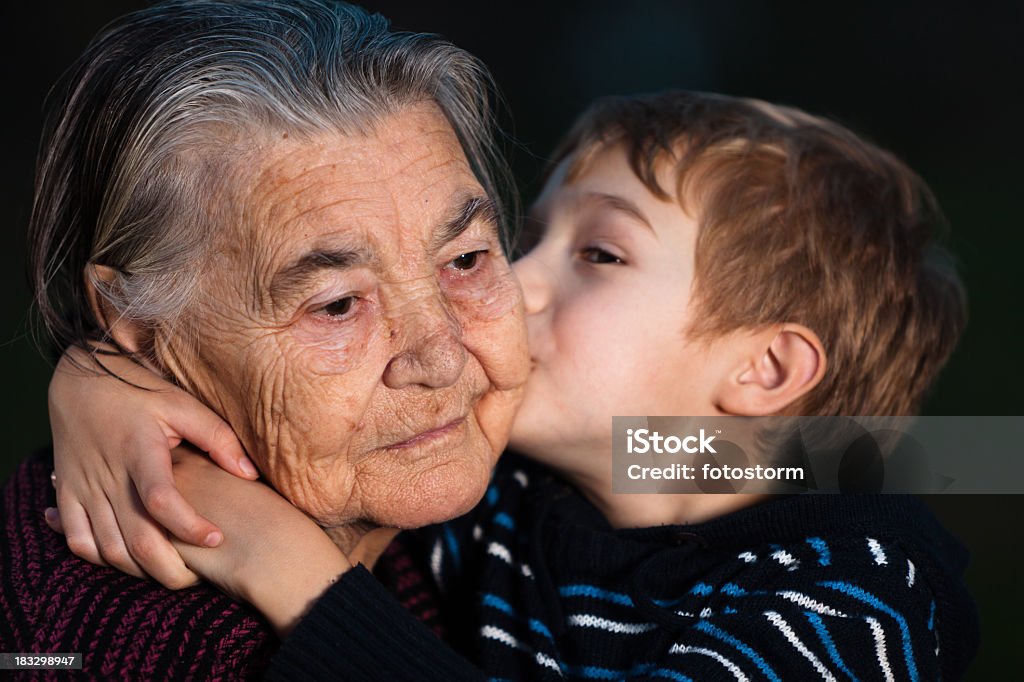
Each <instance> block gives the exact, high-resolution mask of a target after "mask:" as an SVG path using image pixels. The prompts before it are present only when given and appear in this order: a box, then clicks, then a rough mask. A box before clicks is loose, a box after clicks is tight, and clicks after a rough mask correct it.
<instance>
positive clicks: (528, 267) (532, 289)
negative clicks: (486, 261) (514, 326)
mask: <svg viewBox="0 0 1024 682" xmlns="http://www.w3.org/2000/svg"><path fill="white" fill-rule="evenodd" d="M512 269H513V271H515V273H516V277H518V278H519V284H520V286H522V288H523V305H524V307H525V309H526V314H527V315H534V314H536V313H539V312H541V311H542V310H544V308H546V307H547V305H548V303H549V301H550V299H551V276H552V273H551V272H549V271H548V268H547V266H546V265H545V264H544V262H543V261H542V260H541V259H540V257H539V255H538V254H537V249H534V250H533V251H531V252H530V253H528V254H527V255H525V256H523V257H521V258H520V259H519V260H517V261H516V262H515V263H513V264H512Z"/></svg>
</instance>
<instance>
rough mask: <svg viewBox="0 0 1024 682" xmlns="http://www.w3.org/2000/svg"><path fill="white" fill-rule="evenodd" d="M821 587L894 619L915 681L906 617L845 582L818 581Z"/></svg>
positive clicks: (912, 653) (915, 665)
mask: <svg viewBox="0 0 1024 682" xmlns="http://www.w3.org/2000/svg"><path fill="white" fill-rule="evenodd" d="M818 584H819V585H821V586H822V587H829V588H832V589H833V590H838V591H839V592H842V593H843V594H846V595H849V596H851V597H853V598H854V599H857V600H858V601H862V602H864V603H865V604H869V605H871V606H873V607H875V608H876V609H878V610H879V611H881V612H882V613H885V614H887V615H889V616H892V618H893V619H894V620H895V621H896V624H897V625H899V626H900V635H901V637H902V639H903V658H904V659H905V660H906V662H907V672H908V673H910V679H911V680H914V682H917V679H918V677H917V663H916V662H915V661H914V649H913V647H912V646H911V641H910V627H909V626H908V625H907V621H906V619H905V618H904V617H903V616H902V615H900V614H899V612H897V611H896V610H895V609H894V608H892V607H891V606H889V605H888V604H886V603H885V602H883V601H882V600H881V599H879V598H878V597H876V596H875V595H873V594H871V593H870V592H868V591H866V590H864V589H862V588H860V587H857V586H856V585H851V584H850V583H846V582H831V581H828V582H821V583H818Z"/></svg>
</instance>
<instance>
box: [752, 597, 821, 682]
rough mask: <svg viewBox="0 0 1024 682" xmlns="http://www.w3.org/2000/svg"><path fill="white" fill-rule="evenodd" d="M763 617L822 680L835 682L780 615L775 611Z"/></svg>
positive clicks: (766, 613) (768, 612)
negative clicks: (779, 632) (811, 666)
mask: <svg viewBox="0 0 1024 682" xmlns="http://www.w3.org/2000/svg"><path fill="white" fill-rule="evenodd" d="M764 615H765V616H767V617H768V622H770V623H771V624H772V625H774V626H775V627H777V628H778V629H779V630H780V631H781V632H782V634H783V635H785V637H786V639H788V640H789V643H790V644H792V645H793V647H794V648H795V649H796V650H797V651H799V652H800V653H801V654H803V656H804V658H806V659H807V660H808V661H810V662H811V665H813V666H814V669H815V670H817V671H818V674H819V675H821V677H822V679H825V680H829V682H836V678H835V675H833V674H832V673H830V672H829V671H828V668H826V667H825V665H824V664H823V663H822V662H821V661H820V660H818V657H817V656H815V655H814V654H812V653H811V651H810V649H808V648H807V647H806V646H804V643H803V642H801V641H800V638H799V637H797V636H796V633H795V632H793V628H791V627H789V623H787V622H786V620H785V619H784V618H783V617H782V616H781V615H779V614H778V613H776V612H775V611H765V613H764Z"/></svg>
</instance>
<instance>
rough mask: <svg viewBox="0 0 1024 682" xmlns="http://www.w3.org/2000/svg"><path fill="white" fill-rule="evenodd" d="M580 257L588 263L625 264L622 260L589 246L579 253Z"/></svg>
mask: <svg viewBox="0 0 1024 682" xmlns="http://www.w3.org/2000/svg"><path fill="white" fill-rule="evenodd" d="M580 256H581V257H582V258H583V260H585V261H586V262H588V263H598V264H601V263H614V264H619V265H621V264H622V263H625V261H624V260H622V259H621V258H619V257H618V256H616V255H614V254H611V253H608V252H607V251H605V250H604V249H599V248H597V247H596V246H590V247H587V248H585V249H583V250H582V251H580Z"/></svg>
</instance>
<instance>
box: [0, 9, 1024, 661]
mask: <svg viewBox="0 0 1024 682" xmlns="http://www.w3.org/2000/svg"><path fill="white" fill-rule="evenodd" d="M143 4H144V3H141V2H131V1H127V0H120V1H113V0H104V1H94V2H88V3H82V2H68V1H64V2H45V3H32V5H31V6H30V7H12V5H13V3H5V4H4V7H3V8H2V9H0V50H2V53H0V69H2V71H0V73H2V82H0V88H2V92H3V104H2V109H0V111H2V113H0V122H2V130H3V134H4V147H3V150H2V154H0V158H2V163H0V173H2V184H0V188H2V189H0V202H2V204H0V208H2V213H0V215H2V216H3V217H4V220H3V223H2V225H3V230H4V233H3V234H4V236H3V241H2V242H0V286H2V287H3V288H2V291H3V294H2V296H0V367H2V368H3V371H4V378H5V383H6V386H5V389H4V390H3V392H2V395H0V419H2V422H0V425H2V428H3V435H4V437H5V439H6V446H5V452H4V454H3V455H2V456H0V477H3V476H6V474H7V473H8V472H9V471H10V469H11V468H12V467H13V466H14V464H15V463H16V462H17V460H18V459H19V458H20V457H21V456H23V455H24V454H25V453H26V452H28V451H30V450H31V449H34V448H36V447H39V446H41V445H43V444H45V443H46V442H48V440H49V432H48V427H47V421H46V386H47V382H48V378H49V374H50V371H51V369H50V366H49V364H48V362H47V360H46V359H44V355H43V354H41V353H40V352H39V351H37V350H35V348H34V347H33V346H32V343H31V341H30V340H29V339H28V336H27V330H28V325H27V320H28V289H27V285H26V277H25V267H24V260H25V251H24V245H25V236H24V235H25V229H26V225H27V221H28V213H29V207H30V201H31V193H32V175H33V164H34V158H35V153H36V148H37V145H38V140H39V129H40V126H41V122H42V107H43V99H44V97H45V94H46V92H47V90H48V89H49V88H50V86H51V85H52V83H53V82H54V81H55V80H56V79H57V77H58V75H59V74H60V73H61V72H62V71H63V70H64V69H65V68H67V66H68V65H70V63H71V61H72V60H73V59H74V58H75V57H76V56H77V55H78V54H79V53H80V52H81V50H82V49H83V47H84V46H85V44H86V42H87V41H88V39H89V38H90V37H91V36H92V35H93V34H94V33H95V32H96V31H97V30H98V29H99V28H100V27H101V26H102V25H103V24H105V23H106V22H107V21H109V20H110V19H112V18H113V17H115V16H118V15H119V14H122V13H124V12H126V11H129V10H132V9H136V8H138V7H140V6H142V5H143ZM366 6H367V7H368V8H370V9H373V10H376V11H379V12H381V13H382V14H384V15H385V16H388V17H390V18H391V19H392V21H393V24H394V25H395V26H396V27H397V28H403V29H409V30H415V31H430V32H437V33H441V34H442V35H445V36H446V37H448V38H449V39H451V40H452V41H453V42H455V43H456V44H458V45H460V46H461V47H464V48H466V49H467V50H469V51H470V52H473V53H474V54H476V55H478V56H479V57H481V58H482V59H483V60H484V62H486V63H487V64H488V66H490V67H491V69H492V70H493V72H494V75H495V78H496V80H497V81H498V83H499V85H500V86H501V88H502V90H503V92H504V94H505V96H506V99H507V101H508V103H509V106H510V108H511V110H512V112H513V114H514V127H513V128H512V132H513V133H514V135H515V137H516V139H517V140H518V141H519V144H518V146H517V149H516V150H515V155H514V167H515V170H516V176H517V180H518V182H519V187H520V190H521V191H522V193H523V197H524V200H525V201H527V202H528V201H529V200H530V198H531V196H532V194H533V193H535V192H536V190H537V188H538V179H539V177H540V173H541V170H542V168H543V164H544V157H545V155H546V154H547V153H549V152H550V150H551V148H552V147H553V145H554V143H555V142H556V141H557V139H558V136H559V135H560V134H561V133H563V132H564V131H565V130H566V128H567V127H568V125H569V123H570V122H571V121H572V119H573V117H574V116H575V115H576V114H578V113H579V112H580V111H581V110H582V109H583V107H584V106H585V105H586V104H587V103H588V102H589V101H590V100H591V99H593V98H594V97H596V96H599V95H604V94H618V93H628V92H641V91H647V90H655V89H661V88H666V87H680V88H688V89H702V90H714V91H720V92H726V93H730V94H737V95H749V96H755V97H760V98H763V99H767V100H771V101H777V102H782V103H786V104H792V105H796V106H799V107H802V108H805V109H808V110H810V111H812V112H814V113H820V114H825V115H828V116H830V117H832V118H835V119H837V120H839V121H841V122H843V123H845V124H847V125H849V126H850V127H852V128H853V129H854V130H857V131H858V132H861V133H863V134H865V135H866V136H867V137H869V138H870V139H873V140H874V141H876V142H878V143H879V144H881V145H882V146H884V147H887V148H889V149H892V150H893V151H895V152H896V153H897V154H899V155H900V156H902V157H903V158H904V159H905V160H907V161H908V162H909V164H910V165H911V166H912V167H913V168H915V169H916V170H918V172H920V173H921V174H922V175H923V176H924V178H925V179H926V180H927V181H928V182H929V184H930V185H931V186H932V188H933V189H934V190H935V192H936V194H937V195H938V197H939V200H940V202H941V204H942V205H943V207H944V209H945V211H946V214H947V216H948V217H949V220H950V223H951V224H952V227H953V243H952V246H953V250H954V251H955V252H956V254H957V256H958V257H959V259H960V261H961V263H962V275H963V277H964V280H965V282H966V285H967V290H968V296H969V302H970V310H971V313H970V314H971V321H970V324H969V326H968V330H967V333H966V334H965V336H964V338H963V340H962V342H961V344H960V347H959V349H958V350H957V352H956V354H955V356H954V357H953V359H952V361H951V362H950V364H949V366H948V368H947V369H946V371H945V373H944V375H943V376H942V378H941V380H940V382H939V384H938V386H937V388H936V390H935V392H934V394H933V396H932V398H931V399H930V401H929V402H928V405H927V408H926V410H925V413H926V414H934V415H943V414H948V415H958V414H962V415H1020V414H1024V394H1022V392H1021V390H1020V389H1019V387H1018V384H1019V383H1020V380H1021V379H1022V378H1024V377H1022V374H1024V373H1022V370H1021V355H1022V353H1021V350H1022V343H1021V341H1020V335H1021V334H1022V333H1024V306H1021V305H1020V303H1019V299H1020V298H1021V295H1022V294H1024V286H1022V285H1021V274H1020V271H1021V268H1022V263H1021V253H1022V251H1024V223H1022V221H1021V211H1020V210H1019V203H1020V200H1021V195H1022V194H1024V186H1022V184H1024V183H1022V181H1024V172H1022V171H1021V162H1022V158H1024V142H1022V140H1024V136H1022V135H1021V121H1022V120H1024V112H1022V107H1021V105H1022V104H1024V40H1022V38H1021V36H1024V3H1020V2H1004V3H997V4H986V3H978V2H975V3H970V4H968V3H953V2H940V3H936V2H932V1H928V2H926V1H923V0H906V1H902V2H882V1H878V0H868V1H861V2H857V3H847V5H846V6H842V5H839V4H838V3H816V4H811V3H798V2H767V1H765V0H717V1H709V2H696V1H693V2H685V1H680V2H669V1H667V0H632V1H630V2H610V1H608V0H595V1H590V2H583V1H580V2H561V3H556V2H551V3H543V4H541V3H531V2H515V3H512V2H507V3H506V2H475V3H470V2H457V3H453V2H430V1H421V2H411V1H398V0H394V1H381V2H369V3H366ZM870 286H871V283H870V282H865V287H870ZM1022 454H1024V448H1022V449H1021V451H1017V452H973V453H964V456H965V457H1017V456H1021V455H1022ZM929 502H930V503H931V504H932V506H933V507H934V508H935V509H936V511H937V512H938V513H939V514H940V516H941V517H942V519H943V521H944V522H945V524H946V525H947V526H948V527H949V528H951V529H952V530H953V531H954V532H955V533H957V534H958V535H959V536H960V537H961V538H962V539H963V540H964V542H965V543H966V544H968V546H969V547H970V548H971V550H972V553H973V561H972V565H971V567H970V569H969V572H968V580H969V583H970V585H971V589H972V591H973V592H974V594H975V596H976V598H977V599H978V601H979V605H980V611H981V616H982V626H983V632H982V652H981V655H980V656H979V658H978V660H977V661H976V664H975V665H974V667H973V668H972V671H971V674H970V678H971V679H979V680H981V679H993V678H1002V677H1004V676H1006V675H1007V674H1012V672H1011V671H1012V670H1013V669H1019V666H1020V658H1021V657H1020V654H1019V649H1020V645H1021V635H1022V633H1024V628H1022V626H1021V625H1020V620H1019V612H1020V609H1021V606H1024V598H1022V589H1021V587H1020V584H1021V583H1020V580H1019V579H1017V578H1018V575H1019V573H1020V569H1019V568H1018V566H1019V561H1020V560H1021V559H1022V558H1024V552H1021V551H1018V550H1017V546H1018V542H1019V541H1020V538H1021V537H1022V536H1024V533H1022V532H1021V531H1020V529H1019V519H1020V518H1021V517H1022V515H1024V497H1022V496H976V497H967V496H946V497H941V498H932V499H931V500H929Z"/></svg>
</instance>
